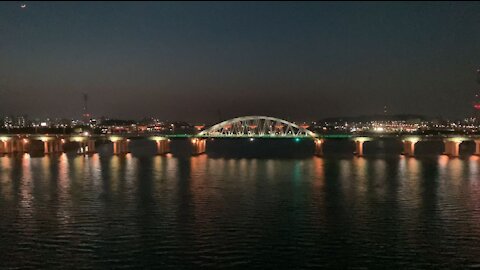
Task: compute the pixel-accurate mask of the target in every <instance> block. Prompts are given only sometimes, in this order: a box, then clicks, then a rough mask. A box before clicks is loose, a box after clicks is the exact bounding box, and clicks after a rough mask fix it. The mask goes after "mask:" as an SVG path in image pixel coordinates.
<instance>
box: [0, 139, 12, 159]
mask: <svg viewBox="0 0 480 270" xmlns="http://www.w3.org/2000/svg"><path fill="white" fill-rule="evenodd" d="M12 153H13V144H12V140H11V139H4V140H1V141H0V154H4V155H8V154H12Z"/></svg>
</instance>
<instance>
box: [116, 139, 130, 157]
mask: <svg viewBox="0 0 480 270" xmlns="http://www.w3.org/2000/svg"><path fill="white" fill-rule="evenodd" d="M128 152H129V151H128V140H126V139H120V140H115V141H113V154H114V155H123V154H127V153H128Z"/></svg>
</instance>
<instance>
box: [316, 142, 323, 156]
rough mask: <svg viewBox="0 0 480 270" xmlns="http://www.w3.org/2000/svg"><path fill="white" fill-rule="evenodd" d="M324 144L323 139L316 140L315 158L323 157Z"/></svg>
mask: <svg viewBox="0 0 480 270" xmlns="http://www.w3.org/2000/svg"><path fill="white" fill-rule="evenodd" d="M323 143H324V140H322V139H315V156H319V157H321V156H323Z"/></svg>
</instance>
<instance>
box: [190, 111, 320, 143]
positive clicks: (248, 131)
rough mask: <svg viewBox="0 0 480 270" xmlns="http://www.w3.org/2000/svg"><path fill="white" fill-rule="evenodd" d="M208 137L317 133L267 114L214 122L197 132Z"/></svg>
mask: <svg viewBox="0 0 480 270" xmlns="http://www.w3.org/2000/svg"><path fill="white" fill-rule="evenodd" d="M198 137H208V138H225V137H227V138H245V137H248V138H252V137H259V138H299V137H311V138H316V137H317V135H316V134H315V133H313V132H311V131H310V130H307V129H306V128H303V127H299V126H297V125H296V124H294V123H291V122H288V121H285V120H282V119H279V118H274V117H268V116H244V117H237V118H233V119H230V120H227V121H223V122H221V123H219V124H216V125H214V126H212V127H210V128H208V129H206V130H204V131H202V132H200V133H199V134H198Z"/></svg>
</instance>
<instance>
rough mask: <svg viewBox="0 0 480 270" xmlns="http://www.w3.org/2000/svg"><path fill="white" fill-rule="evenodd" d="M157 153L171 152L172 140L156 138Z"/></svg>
mask: <svg viewBox="0 0 480 270" xmlns="http://www.w3.org/2000/svg"><path fill="white" fill-rule="evenodd" d="M155 142H156V144H157V155H165V154H167V153H169V152H170V142H169V140H167V139H163V140H156V141H155Z"/></svg>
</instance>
